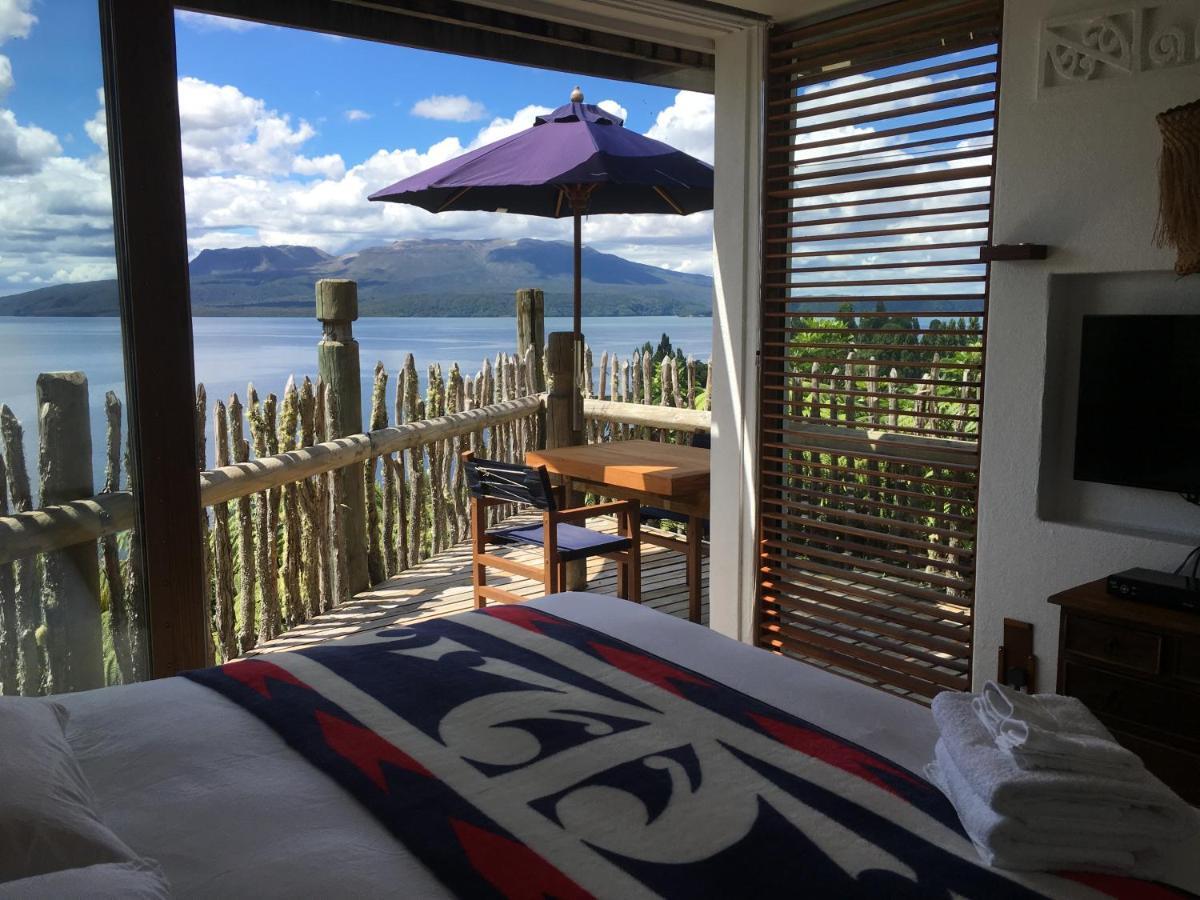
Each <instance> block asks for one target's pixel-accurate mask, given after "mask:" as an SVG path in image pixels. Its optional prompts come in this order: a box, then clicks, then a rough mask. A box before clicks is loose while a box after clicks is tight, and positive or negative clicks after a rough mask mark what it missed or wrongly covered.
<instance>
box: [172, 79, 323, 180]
mask: <svg viewBox="0 0 1200 900" xmlns="http://www.w3.org/2000/svg"><path fill="white" fill-rule="evenodd" d="M179 126H180V135H181V138H182V142H183V147H182V149H183V169H184V173H185V174H187V175H211V174H219V173H230V174H232V173H238V174H257V175H268V174H286V173H287V172H289V171H291V169H292V160H293V157H294V156H295V155H296V153H297V151H298V149H299V148H300V147H301V145H303V144H304V143H305V142H306V141H307V140H308V139H309V138H311V137H312V136H313V135H315V134H316V131H315V130H314V129H313V127H312V126H311V125H309V124H308V122H306V121H304V120H303V119H301V120H300V122H299V124H297V125H296V127H294V128H293V127H292V124H291V117H290V116H287V115H282V114H280V113H277V112H275V111H274V110H269V109H267V106H266V104H265V103H264V102H263V101H262V100H258V99H256V98H253V97H247V96H246V95H245V94H243V93H242V92H241V91H240V90H238V89H237V88H236V87H234V86H232V85H228V84H226V85H216V84H210V83H209V82H207V81H201V80H200V79H199V78H181V79H179Z"/></svg>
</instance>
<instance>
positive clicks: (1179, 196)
mask: <svg viewBox="0 0 1200 900" xmlns="http://www.w3.org/2000/svg"><path fill="white" fill-rule="evenodd" d="M1156 118H1157V119H1158V128H1159V131H1161V132H1162V139H1163V148H1162V158H1161V159H1160V160H1159V164H1158V192H1159V202H1158V228H1157V230H1156V231H1155V233H1154V239H1155V241H1156V242H1157V243H1158V246H1160V247H1167V246H1169V247H1174V248H1175V250H1176V252H1177V254H1178V256H1177V257H1176V259H1175V272H1176V274H1178V275H1194V274H1196V273H1198V272H1200V100H1196V101H1194V102H1193V103H1185V104H1184V105H1183V106H1176V107H1173V108H1172V109H1168V110H1167V111H1166V112H1163V113H1159V114H1158V116H1157V117H1156Z"/></svg>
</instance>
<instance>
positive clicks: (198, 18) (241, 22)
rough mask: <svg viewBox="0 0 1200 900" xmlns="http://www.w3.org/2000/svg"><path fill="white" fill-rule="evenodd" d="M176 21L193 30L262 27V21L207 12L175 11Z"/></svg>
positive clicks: (244, 29)
mask: <svg viewBox="0 0 1200 900" xmlns="http://www.w3.org/2000/svg"><path fill="white" fill-rule="evenodd" d="M175 21H176V23H178V24H183V25H186V26H187V27H189V28H191V29H192V30H193V31H249V30H250V29H252V28H262V27H264V26H263V23H262V22H250V21H247V20H246V19H234V18H231V17H229V16H213V15H208V14H206V13H198V12H187V11H186V10H182V9H180V10H176V11H175Z"/></svg>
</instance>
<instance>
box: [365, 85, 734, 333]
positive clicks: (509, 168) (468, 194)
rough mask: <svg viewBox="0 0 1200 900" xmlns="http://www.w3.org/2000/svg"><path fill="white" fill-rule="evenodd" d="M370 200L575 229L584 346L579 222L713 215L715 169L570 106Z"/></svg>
mask: <svg viewBox="0 0 1200 900" xmlns="http://www.w3.org/2000/svg"><path fill="white" fill-rule="evenodd" d="M369 199H371V200H390V201H393V202H395V203H409V204H412V205H413V206H419V207H421V208H422V209H427V210H429V211H430V212H435V213H438V212H444V211H447V210H486V211H495V212H508V213H518V214H522V215H528V216H546V217H549V218H553V219H559V218H563V217H565V216H572V217H574V220H575V320H574V326H575V327H574V330H575V336H576V340H577V341H578V340H580V339H581V337H582V329H581V327H580V316H581V309H582V302H581V301H582V298H581V293H582V290H581V284H580V282H581V277H582V275H581V257H582V252H581V231H582V229H581V217H582V216H583V215H584V214H591V213H670V214H674V215H680V216H686V215H689V214H691V213H694V212H700V211H701V210H706V209H712V205H713V168H712V166H710V165H709V164H708V163H706V162H702V161H700V160H698V159H696V158H695V157H693V156H689V155H688V154H686V153H684V152H683V151H682V150H676V149H675V148H674V147H670V146H668V145H667V144H664V143H662V142H661V141H656V140H654V139H653V138H648V137H645V136H644V135H641V134H638V133H637V132H636V131H627V130H626V129H625V127H624V122H623V121H622V120H621V119H620V118H618V117H617V116H614V115H613V114H612V113H610V112H607V111H605V110H603V109H601V108H600V107H598V106H593V105H592V104H590V103H584V102H583V93H582V92H581V91H580V90H579V88H575V90H574V91H572V92H571V102H570V103H567V104H565V105H564V106H560V107H559V108H558V109H556V110H554V112H552V113H550V114H549V115H545V116H538V117H537V118H536V119H535V120H534V123H533V125H532V126H531V127H529V128H526V129H525V130H524V131H521V132H518V133H517V134H514V135H511V136H510V137H506V138H502V139H500V140H498V141H495V142H494V143H491V144H488V145H487V146H486V147H480V148H479V149H478V150H472V151H471V152H470V153H464V154H463V155H462V156H460V157H458V158H457V159H452V160H449V161H448V162H444V163H441V164H439V165H436V166H434V167H433V168H431V169H426V170H425V171H424V172H421V173H419V174H417V175H413V176H411V177H409V178H405V179H404V180H403V181H397V182H396V183H395V184H393V185H391V186H390V187H386V188H384V189H383V190H381V191H376V192H375V193H374V194H372V195H371V196H370V198H369Z"/></svg>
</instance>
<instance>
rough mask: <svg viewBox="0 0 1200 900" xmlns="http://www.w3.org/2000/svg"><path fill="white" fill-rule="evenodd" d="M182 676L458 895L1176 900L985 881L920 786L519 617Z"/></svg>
mask: <svg viewBox="0 0 1200 900" xmlns="http://www.w3.org/2000/svg"><path fill="white" fill-rule="evenodd" d="M186 677H188V678H190V679H192V680H193V681H195V682H197V683H199V684H202V685H206V686H208V687H210V688H212V689H214V690H216V691H219V692H220V693H221V694H223V695H224V696H226V697H228V698H229V699H231V700H233V701H234V702H236V703H238V704H240V705H241V706H243V707H244V708H245V709H247V710H249V711H250V712H251V713H253V714H254V715H256V716H258V717H259V718H260V719H261V720H262V721H263V722H265V723H266V724H267V725H269V726H270V727H271V728H273V729H274V730H275V731H276V732H278V733H279V734H280V736H282V738H283V739H284V740H285V741H286V742H287V743H288V744H289V745H290V746H292V747H293V748H295V749H296V750H297V751H298V752H300V753H301V754H302V755H303V756H305V757H306V758H307V759H308V760H309V762H311V763H312V764H313V765H314V766H316V767H317V768H319V769H320V770H321V771H323V772H325V773H326V774H327V775H329V777H331V778H333V779H334V780H336V781H337V782H338V783H339V784H340V785H342V786H343V787H344V788H345V789H346V790H347V791H348V792H349V793H350V794H352V795H353V796H354V797H355V798H357V799H358V800H359V802H361V803H362V804H363V805H364V806H366V807H367V808H368V809H369V810H370V811H371V812H372V813H373V814H374V815H375V816H376V817H377V818H378V820H379V821H380V822H381V823H382V824H383V825H384V826H385V827H387V828H388V829H389V830H390V831H391V832H392V833H393V834H395V835H396V837H397V838H398V839H399V840H400V841H402V842H403V843H404V845H405V846H406V847H407V848H408V849H409V850H410V851H411V852H412V853H413V854H414V855H415V856H416V857H418V858H419V859H420V860H421V861H422V862H423V863H424V864H425V865H426V866H428V868H429V869H430V870H431V871H432V872H433V873H434V874H435V875H436V876H437V877H438V878H439V879H440V880H441V881H442V882H443V884H445V886H446V887H447V888H448V889H449V890H450V891H451V892H453V893H454V894H456V895H458V896H462V897H514V898H531V900H533V898H544V897H554V898H563V900H570V898H582V897H591V896H609V897H621V898H627V897H628V898H632V897H650V896H662V897H688V898H692V897H741V896H754V895H760V894H762V895H790V896H797V895H803V896H806V897H836V898H854V897H864V898H867V897H870V898H881V897H887V898H908V897H912V898H917V897H919V898H945V900H951V898H956V897H962V898H984V897H988V898H990V897H1005V898H1015V900H1022V898H1033V897H1045V896H1062V897H1079V898H1085V897H1091V898H1095V897H1131V898H1132V897H1142V898H1147V900H1152V898H1159V897H1163V898H1165V897H1172V896H1177V895H1176V894H1174V893H1173V892H1170V891H1167V890H1166V889H1164V888H1162V887H1161V886H1159V885H1152V884H1147V883H1145V882H1138V881H1133V880H1131V879H1122V878H1114V877H1110V876H1099V875H1086V876H1084V875H1079V876H1065V877H1061V878H1060V877H1052V876H1044V875H1039V876H1028V877H1025V876H1017V875H1014V874H1012V873H1002V872H999V871H997V870H993V869H988V868H986V867H983V866H981V865H980V864H979V862H978V859H977V857H976V856H975V853H974V850H973V849H972V848H971V845H970V843H969V842H968V841H967V840H966V838H965V837H964V836H963V834H962V832H961V830H960V828H959V825H958V821H957V819H956V817H955V814H954V811H953V809H952V808H951V807H950V805H949V803H948V802H947V801H946V800H945V798H944V797H943V796H942V795H941V793H940V792H938V790H937V789H936V788H934V787H932V786H931V785H930V784H929V783H928V782H926V781H924V780H923V779H921V778H918V777H917V776H915V775H913V774H912V773H911V772H908V771H907V770H905V769H903V768H900V767H899V766H896V765H895V764H894V763H891V762H889V761H888V760H887V759H885V758H883V757H881V756H878V755H876V754H874V753H871V752H869V751H867V750H865V749H863V748H862V747H859V746H856V745H854V744H852V743H850V742H848V741H846V740H844V739H843V738H840V737H838V736H837V735H835V734H832V733H830V732H828V731H825V730H822V729H821V728H818V727H816V726H814V725H812V724H811V723H808V722H805V721H803V720H801V719H799V718H797V717H796V716H792V715H789V714H787V713H785V712H783V711H781V710H779V709H776V708H774V707H772V706H770V705H768V704H765V703H762V702H760V701H758V700H755V699H754V698H752V697H749V696H747V695H745V694H743V693H741V692H739V691H736V690H734V689H732V688H729V687H727V686H725V685H723V684H720V683H718V682H716V681H713V680H712V679H710V678H707V677H705V676H702V675H699V674H697V673H695V672H692V671H690V670H687V669H684V668H681V667H679V666H677V665H675V664H673V663H669V662H667V661H665V660H663V659H661V658H660V657H657V656H654V655H652V654H649V653H646V652H645V651H643V650H640V649H638V648H636V647H634V646H632V645H630V644H627V643H624V642H622V641H620V640H618V639H616V638H613V637H611V636H609V635H606V634H603V633H601V632H598V631H595V630H593V629H590V628H587V627H585V626H583V625H579V624H577V623H574V622H571V621H568V620H566V619H562V618H559V617H556V616H553V615H550V614H548V613H546V612H544V611H541V610H536V609H532V608H529V607H523V606H510V607H497V608H492V609H488V610H484V611H479V612H472V613H467V614H464V615H461V616H455V617H452V618H445V619H435V620H431V621H427V622H422V623H419V624H416V625H412V626H407V627H396V628H392V629H388V630H384V631H380V632H376V633H375V634H373V635H371V636H369V637H368V638H366V639H363V640H360V641H356V642H354V643H338V644H334V645H327V646H320V647H313V648H310V649H306V650H300V651H297V652H293V653H284V654H278V655H275V656H272V657H270V659H269V660H268V659H266V658H261V657H260V658H255V659H249V660H243V661H238V662H232V663H229V664H227V665H224V666H220V667H217V668H213V669H204V670H200V671H196V672H190V673H187V675H186ZM397 889H398V890H399V889H402V886H397Z"/></svg>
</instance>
